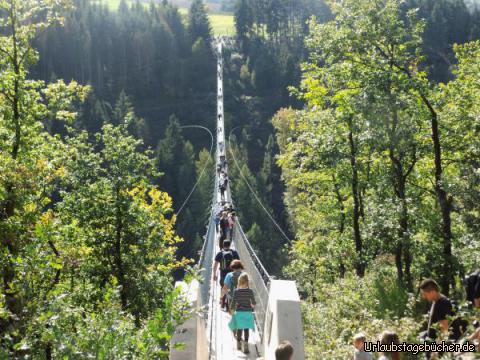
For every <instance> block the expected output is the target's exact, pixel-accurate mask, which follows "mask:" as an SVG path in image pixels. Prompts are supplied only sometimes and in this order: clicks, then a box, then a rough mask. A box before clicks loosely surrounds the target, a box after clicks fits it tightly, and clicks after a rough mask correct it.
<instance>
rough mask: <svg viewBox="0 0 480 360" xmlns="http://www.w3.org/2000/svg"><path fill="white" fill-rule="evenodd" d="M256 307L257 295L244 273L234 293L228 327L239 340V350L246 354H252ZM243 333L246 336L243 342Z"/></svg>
mask: <svg viewBox="0 0 480 360" xmlns="http://www.w3.org/2000/svg"><path fill="white" fill-rule="evenodd" d="M255 305H256V302H255V295H254V293H253V290H252V289H250V287H249V278H248V275H247V274H246V273H243V274H242V275H240V277H239V278H238V284H237V288H236V289H235V291H234V293H233V299H232V306H231V311H232V312H233V315H232V319H231V320H230V322H229V323H228V326H229V328H230V330H232V331H233V333H234V334H235V336H236V338H237V349H238V350H242V348H243V352H244V353H245V354H248V353H249V352H250V350H249V349H248V338H249V335H250V329H251V330H254V329H255V320H254V318H253V309H254V308H255ZM242 333H243V334H244V338H243V341H242Z"/></svg>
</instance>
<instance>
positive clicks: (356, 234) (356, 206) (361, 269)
mask: <svg viewBox="0 0 480 360" xmlns="http://www.w3.org/2000/svg"><path fill="white" fill-rule="evenodd" d="M351 121H352V120H350V131H349V133H348V140H349V144H350V165H351V167H352V179H351V185H352V195H353V238H354V241H355V250H356V252H357V256H358V259H357V264H356V269H357V275H358V276H360V277H363V276H364V275H365V263H364V261H365V259H364V258H363V244H362V236H361V233H360V200H359V194H358V191H359V190H358V188H359V186H358V168H357V149H356V146H355V140H354V138H353V129H352V127H353V124H351Z"/></svg>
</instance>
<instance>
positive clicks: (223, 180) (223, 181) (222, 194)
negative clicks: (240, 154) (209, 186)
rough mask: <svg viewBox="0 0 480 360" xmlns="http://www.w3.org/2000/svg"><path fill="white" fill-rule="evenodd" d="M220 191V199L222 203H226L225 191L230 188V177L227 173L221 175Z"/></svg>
mask: <svg viewBox="0 0 480 360" xmlns="http://www.w3.org/2000/svg"><path fill="white" fill-rule="evenodd" d="M218 186H219V190H220V198H221V200H222V201H225V191H227V187H228V176H227V174H226V173H225V171H222V172H221V173H220V180H219V185H218Z"/></svg>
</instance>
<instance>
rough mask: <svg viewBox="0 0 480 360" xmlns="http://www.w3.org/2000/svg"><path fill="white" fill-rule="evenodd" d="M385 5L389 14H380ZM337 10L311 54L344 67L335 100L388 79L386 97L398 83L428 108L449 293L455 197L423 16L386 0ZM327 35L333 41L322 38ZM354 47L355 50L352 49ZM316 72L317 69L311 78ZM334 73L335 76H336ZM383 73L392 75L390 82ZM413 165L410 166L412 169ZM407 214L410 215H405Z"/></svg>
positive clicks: (318, 29) (318, 32)
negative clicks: (423, 52)
mask: <svg viewBox="0 0 480 360" xmlns="http://www.w3.org/2000/svg"><path fill="white" fill-rule="evenodd" d="M382 9H383V11H384V12H385V15H382V16H379V13H380V11H381V10H382ZM333 12H334V14H335V15H336V19H335V21H334V22H330V23H327V24H325V25H318V24H313V28H312V30H313V31H312V34H314V35H313V36H312V38H311V39H310V42H309V44H310V47H311V48H312V50H313V51H314V55H313V57H312V60H313V61H314V63H320V62H321V61H322V60H324V61H326V62H327V64H329V65H327V66H324V67H323V70H322V71H325V69H327V68H329V70H334V71H337V72H339V74H342V72H343V73H344V74H345V76H343V77H340V78H339V81H338V87H337V88H336V89H334V90H333V93H334V94H335V97H334V98H333V101H334V102H338V98H339V97H340V96H342V97H344V95H345V94H349V92H350V93H353V95H354V96H356V95H358V96H365V95H366V96H368V94H369V93H368V91H369V90H370V89H369V88H367V89H366V91H365V90H364V87H366V86H368V85H372V89H373V88H375V86H377V85H378V86H382V85H383V86H382V87H381V88H380V89H382V88H386V90H385V91H387V94H388V91H390V100H388V96H387V101H391V102H392V101H393V100H392V99H393V98H392V96H395V95H394V94H393V93H391V90H389V89H393V88H394V89H398V90H395V91H396V92H398V94H399V95H400V96H407V98H409V99H412V100H411V101H419V102H420V103H421V104H422V108H421V109H420V110H419V111H424V113H423V118H424V121H429V123H430V136H431V139H432V158H433V163H434V169H433V173H434V192H435V196H436V199H437V201H438V205H439V213H440V215H441V216H440V217H441V222H440V224H439V225H440V229H441V230H440V233H441V236H442V241H443V254H442V257H443V263H444V266H443V275H442V286H443V289H444V291H445V292H446V293H448V289H449V287H450V285H451V284H452V282H453V274H454V267H453V263H454V260H453V256H452V239H453V235H452V225H451V212H452V201H453V198H452V194H451V193H449V191H448V189H447V187H446V183H445V181H446V179H445V177H444V164H443V156H442V145H441V136H440V131H439V119H438V110H437V109H436V106H435V103H434V97H433V96H432V92H431V84H430V83H429V82H428V81H427V79H426V77H425V76H424V75H425V74H424V72H422V71H421V70H420V69H419V68H418V64H419V63H420V60H421V59H420V57H419V55H418V54H419V51H420V48H421V43H422V38H421V34H422V31H423V22H421V21H417V20H416V17H415V14H414V11H410V12H408V21H407V20H404V19H403V18H402V14H401V12H400V4H399V3H398V2H397V1H387V2H386V3H385V2H384V1H373V2H367V1H364V2H362V1H359V2H354V1H344V2H343V3H342V4H341V5H340V4H334V5H333ZM352 14H355V16H352ZM360 25H361V26H360ZM339 29H340V31H338V30H339ZM372 29H374V30H372ZM340 34H341V35H340ZM336 35H337V36H336ZM325 39H328V40H329V41H328V42H325V43H322V41H323V40H325ZM336 39H338V40H336ZM315 49H316V50H315ZM350 49H355V51H354V52H352V51H351V50H350ZM350 64H351V65H353V67H352V68H350V69H349V68H348V67H346V66H348V65H350ZM315 71H317V70H316V69H315V68H314V69H313V72H315ZM323 74H324V75H323V76H324V77H326V76H327V73H326V72H323ZM358 75H360V76H361V75H364V76H363V79H362V80H361V81H359V80H356V79H361V78H359V76H358ZM312 78H313V73H312V76H310V77H309V81H310V79H312ZM332 78H333V79H335V77H333V76H332ZM350 79H352V80H353V81H350ZM384 79H390V83H387V84H386V85H387V86H385V80H384ZM313 84H315V83H313ZM342 86H343V87H344V86H348V87H352V86H353V90H341V87H342ZM310 88H311V87H310ZM328 91H331V90H330V89H327V90H326V91H325V92H326V93H327V92H328ZM362 91H365V92H362ZM364 94H365V95H364ZM360 101H361V99H360ZM389 110H390V111H391V116H392V119H393V120H391V121H393V123H394V122H395V117H396V116H397V110H396V109H395V108H392V106H390V107H389ZM354 113H356V112H355V111H354ZM352 148H353V147H352ZM390 153H391V155H392V156H391V160H392V162H394V163H395V162H396V161H397V160H398V159H396V158H395V154H394V151H393V152H392V151H390ZM352 166H353V163H352ZM394 166H396V170H395V171H397V172H398V176H397V178H399V179H400V180H401V178H403V177H404V176H405V175H407V176H408V174H409V171H406V172H404V170H401V169H400V168H399V166H398V163H397V165H394ZM402 167H403V166H402ZM409 168H410V167H407V170H408V169H409ZM353 183H355V181H354V182H353ZM397 190H398V189H397ZM404 220H405V217H403V220H402V221H404Z"/></svg>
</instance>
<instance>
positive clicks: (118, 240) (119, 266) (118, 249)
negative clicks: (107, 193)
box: [114, 188, 128, 310]
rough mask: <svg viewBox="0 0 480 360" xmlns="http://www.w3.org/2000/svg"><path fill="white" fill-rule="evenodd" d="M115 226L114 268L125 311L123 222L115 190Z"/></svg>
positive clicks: (126, 302) (118, 194) (118, 196)
mask: <svg viewBox="0 0 480 360" xmlns="http://www.w3.org/2000/svg"><path fill="white" fill-rule="evenodd" d="M116 197H117V199H116V216H115V217H116V219H115V221H116V224H115V249H114V251H115V255H114V261H115V267H116V273H117V279H118V283H119V284H120V301H121V303H122V310H126V309H127V304H128V301H127V287H126V285H127V284H126V281H125V271H124V268H123V259H122V231H123V221H122V211H121V208H120V190H119V189H118V188H117V194H116Z"/></svg>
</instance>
